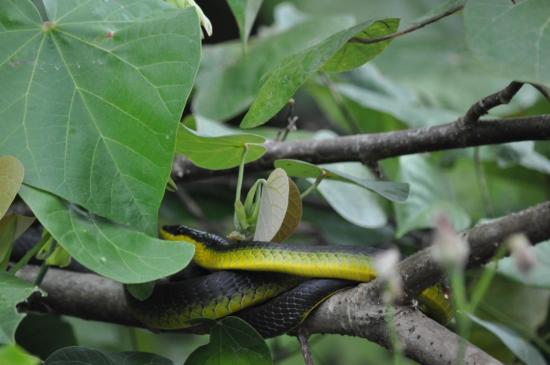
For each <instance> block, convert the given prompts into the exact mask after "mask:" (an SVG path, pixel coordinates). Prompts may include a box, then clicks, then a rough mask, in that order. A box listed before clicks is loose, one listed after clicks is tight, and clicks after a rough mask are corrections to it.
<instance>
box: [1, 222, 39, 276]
mask: <svg viewBox="0 0 550 365" xmlns="http://www.w3.org/2000/svg"><path fill="white" fill-rule="evenodd" d="M33 222H34V217H25V216H22V215H16V214H8V215H5V216H4V217H2V218H1V219H0V270H4V269H5V267H6V266H7V263H8V261H9V257H10V254H11V250H12V247H13V243H14V242H15V240H16V239H17V238H19V236H21V235H22V234H23V232H25V231H26V230H27V229H28V228H29V227H30V226H31V224H32V223H33Z"/></svg>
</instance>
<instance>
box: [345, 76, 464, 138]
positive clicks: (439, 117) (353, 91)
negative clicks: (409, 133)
mask: <svg viewBox="0 0 550 365" xmlns="http://www.w3.org/2000/svg"><path fill="white" fill-rule="evenodd" d="M336 90H337V91H338V92H339V93H340V94H341V95H343V96H345V97H346V98H348V99H350V100H352V101H353V102H355V103H357V104H358V105H360V106H362V107H364V108H368V109H371V110H376V111H379V112H382V113H384V114H389V115H391V116H393V117H394V118H396V119H398V120H399V121H402V122H403V123H405V124H406V125H408V126H409V127H417V128H418V127H425V126H430V125H435V124H442V123H448V122H451V121H453V120H456V119H457V118H458V117H459V116H460V113H458V112H453V111H450V110H447V109H443V108H440V107H437V106H433V105H422V104H421V102H420V101H419V100H418V99H417V98H415V97H413V96H411V95H410V94H408V93H405V92H403V93H395V94H393V95H391V94H390V95H388V94H387V93H385V92H384V91H374V90H369V89H367V88H365V87H359V86H356V85H352V84H339V85H337V86H336ZM403 91H404V90H403ZM368 122H370V121H368ZM368 122H367V123H368Z"/></svg>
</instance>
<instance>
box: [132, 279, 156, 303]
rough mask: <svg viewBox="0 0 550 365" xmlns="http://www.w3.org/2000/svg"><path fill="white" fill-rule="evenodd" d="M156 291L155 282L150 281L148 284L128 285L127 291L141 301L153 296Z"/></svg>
mask: <svg viewBox="0 0 550 365" xmlns="http://www.w3.org/2000/svg"><path fill="white" fill-rule="evenodd" d="M154 289H155V282H154V281H149V282H147V283H141V284H128V285H126V290H128V292H129V293H130V294H132V296H133V297H134V298H136V299H139V300H145V299H147V298H149V297H150V296H151V294H153V290H154Z"/></svg>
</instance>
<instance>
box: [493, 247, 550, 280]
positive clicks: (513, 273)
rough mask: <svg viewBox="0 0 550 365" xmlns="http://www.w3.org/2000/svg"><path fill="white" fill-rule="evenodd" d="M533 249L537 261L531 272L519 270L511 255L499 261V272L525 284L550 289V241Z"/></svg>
mask: <svg viewBox="0 0 550 365" xmlns="http://www.w3.org/2000/svg"><path fill="white" fill-rule="evenodd" d="M533 250H534V252H535V257H536V259H537V263H536V265H535V267H534V268H533V270H531V271H530V272H528V273H522V272H521V271H519V270H518V268H517V267H516V263H515V262H514V259H513V258H511V257H505V258H503V259H501V260H500V261H499V262H498V272H499V273H501V274H503V275H505V276H506V277H509V278H511V279H513V280H515V281H517V282H520V283H523V284H525V285H529V286H534V287H538V288H547V289H550V241H545V242H541V243H539V244H537V245H536V246H534V247H533Z"/></svg>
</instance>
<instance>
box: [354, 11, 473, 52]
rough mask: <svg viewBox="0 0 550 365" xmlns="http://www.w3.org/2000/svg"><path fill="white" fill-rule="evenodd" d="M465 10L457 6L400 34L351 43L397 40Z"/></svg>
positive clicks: (363, 39) (356, 40) (362, 39)
mask: <svg viewBox="0 0 550 365" xmlns="http://www.w3.org/2000/svg"><path fill="white" fill-rule="evenodd" d="M463 8H464V5H457V6H455V7H452V8H450V9H449V10H447V11H445V12H443V13H441V14H437V15H435V16H433V17H430V18H428V19H426V20H424V21H422V22H418V23H416V24H413V25H411V26H410V27H408V28H405V29H403V30H400V31H399V32H395V33H392V34H387V35H385V36H382V37H377V38H358V37H355V38H352V39H351V41H350V42H356V43H362V44H372V43H378V42H382V41H387V40H388V39H393V38H397V37H400V36H402V35H404V34H407V33H411V32H414V31H415V30H418V29H420V28H424V27H425V26H426V25H429V24H432V23H435V22H437V21H438V20H440V19H443V18H445V17H448V16H449V15H452V14H454V13H456V12H458V11H460V10H462V9H463Z"/></svg>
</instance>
